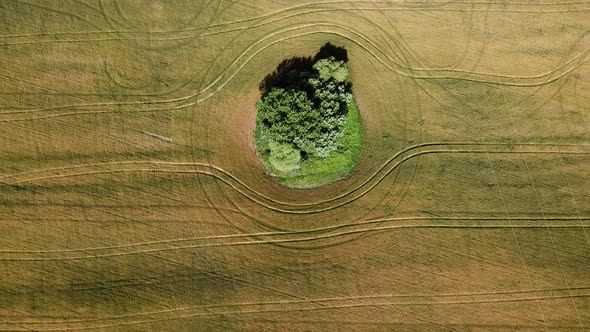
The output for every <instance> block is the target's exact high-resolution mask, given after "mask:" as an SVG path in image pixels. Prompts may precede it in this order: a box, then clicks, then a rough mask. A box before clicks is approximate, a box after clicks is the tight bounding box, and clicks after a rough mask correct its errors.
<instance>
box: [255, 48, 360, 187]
mask: <svg viewBox="0 0 590 332" xmlns="http://www.w3.org/2000/svg"><path fill="white" fill-rule="evenodd" d="M347 61H348V55H347V52H346V50H345V49H344V48H341V47H336V46H334V45H332V44H330V43H328V44H326V45H324V46H323V47H322V48H321V49H320V51H319V52H318V53H317V54H316V55H315V56H314V57H295V58H291V59H287V60H284V61H283V62H281V64H279V66H278V67H277V69H276V70H275V72H273V73H272V74H270V75H268V76H266V77H265V79H264V80H263V81H262V83H261V84H260V90H261V94H262V96H261V99H260V100H259V101H258V102H257V103H256V108H257V110H258V112H257V116H256V129H255V143H256V151H257V154H258V156H259V158H260V160H261V161H262V163H263V164H264V166H265V167H266V169H267V171H268V173H269V174H270V175H272V176H275V177H277V179H278V180H279V181H280V183H282V184H283V185H286V186H288V187H293V188H313V187H318V186H322V185H325V184H328V183H331V182H334V181H336V180H340V179H342V178H344V177H346V176H348V175H349V174H350V173H351V172H352V170H353V168H354V164H355V162H356V160H357V159H358V157H359V155H360V152H361V150H362V127H361V121H360V114H359V110H358V108H357V106H356V103H355V100H354V96H353V95H352V84H351V83H350V82H349V81H348V66H347V64H346V63H347Z"/></svg>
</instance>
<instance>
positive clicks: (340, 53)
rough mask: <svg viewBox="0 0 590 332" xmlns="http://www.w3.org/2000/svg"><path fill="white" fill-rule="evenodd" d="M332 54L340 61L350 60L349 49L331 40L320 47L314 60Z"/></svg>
mask: <svg viewBox="0 0 590 332" xmlns="http://www.w3.org/2000/svg"><path fill="white" fill-rule="evenodd" d="M332 56H333V57H334V58H335V59H336V60H338V61H344V62H348V51H346V49H345V48H344V47H340V46H336V45H334V44H332V43H329V42H328V43H325V44H324V46H322V47H321V48H320V50H319V51H318V53H317V54H316V55H315V56H314V58H313V60H314V62H315V61H318V60H321V59H326V58H329V57H332Z"/></svg>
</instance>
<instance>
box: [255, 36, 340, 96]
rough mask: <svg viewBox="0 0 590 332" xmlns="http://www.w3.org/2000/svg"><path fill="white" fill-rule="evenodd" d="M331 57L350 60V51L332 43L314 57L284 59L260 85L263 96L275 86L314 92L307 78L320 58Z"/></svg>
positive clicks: (324, 46) (323, 47)
mask: <svg viewBox="0 0 590 332" xmlns="http://www.w3.org/2000/svg"><path fill="white" fill-rule="evenodd" d="M329 57H334V58H335V59H336V60H339V61H344V62H348V52H347V51H346V49H345V48H344V47H338V46H335V45H333V44H331V43H326V44H324V45H323V46H322V47H321V48H320V50H319V51H318V53H317V54H316V55H315V56H313V57H311V56H308V57H292V58H289V59H285V60H283V61H282V62H281V63H279V65H278V66H277V68H276V69H275V70H274V71H273V72H272V73H270V74H268V75H266V76H265V77H264V79H263V80H262V82H260V84H259V85H258V89H259V90H260V94H261V95H262V98H264V97H266V95H268V94H269V93H270V91H271V90H272V89H274V88H282V89H285V90H300V91H306V92H308V93H309V92H312V91H311V87H310V86H309V83H308V82H307V79H308V78H309V77H311V75H312V74H313V70H314V69H313V65H314V63H316V62H317V61H318V60H321V59H326V58H329Z"/></svg>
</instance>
